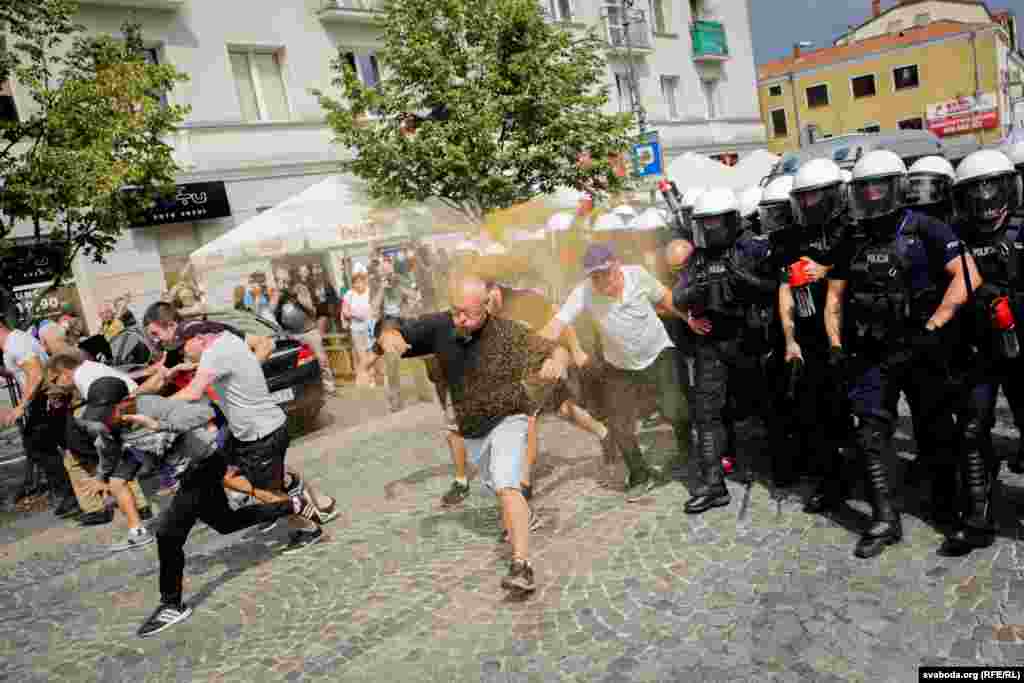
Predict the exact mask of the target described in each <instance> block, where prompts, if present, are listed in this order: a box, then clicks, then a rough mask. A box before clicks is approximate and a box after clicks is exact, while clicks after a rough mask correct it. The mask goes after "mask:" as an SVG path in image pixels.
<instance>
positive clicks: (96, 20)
mask: <svg viewBox="0 0 1024 683" xmlns="http://www.w3.org/2000/svg"><path fill="white" fill-rule="evenodd" d="M541 2H542V6H543V7H544V9H545V10H546V11H547V12H548V13H549V16H550V17H551V19H552V20H553V21H560V22H565V23H566V24H568V25H569V26H571V27H573V28H579V29H581V30H582V29H586V28H590V27H595V28H597V29H598V31H599V32H600V33H601V35H603V36H604V37H605V39H606V41H607V44H608V62H609V64H608V69H609V72H608V84H609V87H610V89H611V102H610V104H609V107H610V108H611V109H622V110H624V111H625V110H629V109H630V106H631V104H630V91H629V84H630V79H629V78H628V77H627V74H629V73H630V69H629V62H628V61H627V59H628V57H629V56H630V55H631V56H632V59H633V67H634V68H633V73H635V75H636V82H637V93H638V95H639V101H640V103H641V104H642V105H643V107H644V109H645V110H646V112H647V118H648V121H649V123H650V125H651V127H654V128H656V129H657V130H658V131H659V132H660V135H661V141H662V145H663V149H664V150H665V156H666V158H667V159H669V160H670V159H671V158H673V157H674V156H677V155H679V154H682V153H683V152H685V151H690V150H694V151H699V152H702V153H706V154H717V155H730V156H733V157H738V156H740V155H743V154H744V153H745V152H747V151H749V150H753V149H758V148H764V146H765V144H766V143H765V129H764V125H763V123H762V122H761V119H760V117H759V115H758V111H757V102H756V97H755V93H756V74H755V69H754V60H753V56H752V55H753V51H752V47H751V36H750V14H749V11H748V7H747V0H717V2H715V3H714V5H713V6H712V5H711V3H710V2H708V1H707V0H690V1H689V2H676V1H671V2H670V1H669V0H636V1H635V2H634V3H632V4H633V5H634V7H633V10H632V11H631V13H630V14H628V15H627V14H626V12H627V8H626V7H625V5H624V4H623V2H622V0H541ZM381 8H382V3H381V1H380V0H291V1H290V2H279V3H269V2H253V1H252V0H216V1H211V0H81V10H80V16H79V17H78V21H79V22H80V23H81V24H83V25H84V26H85V27H86V28H87V30H88V31H90V32H95V33H97V34H99V33H104V34H111V35H117V34H118V33H119V31H120V26H121V24H122V23H123V22H124V21H125V20H126V19H132V20H134V21H135V22H137V23H139V24H140V25H141V27H142V32H143V36H144V39H145V40H146V41H147V43H148V45H149V46H150V57H151V59H152V60H154V61H156V62H158V63H167V64H171V65H173V66H174V67H175V68H176V69H177V70H178V71H181V72H183V73H185V74H187V75H188V77H189V81H188V82H187V83H184V84H181V85H179V86H178V87H176V88H175V89H174V91H173V92H171V93H169V95H168V98H169V100H170V101H171V102H173V103H175V104H182V105H188V106H189V107H191V113H190V114H189V116H188V119H187V120H186V121H185V122H184V123H183V125H182V126H181V127H180V128H179V129H178V130H177V131H176V133H175V134H174V135H173V139H172V141H171V142H172V144H173V146H174V149H175V158H176V161H177V162H178V164H179V167H180V168H181V172H180V174H179V177H178V183H179V188H178V189H179V191H178V196H177V197H176V199H175V201H174V202H173V203H172V204H171V205H170V206H166V207H162V209H161V210H160V211H158V212H156V213H155V215H154V216H153V217H152V220H151V221H149V222H150V223H151V224H150V225H147V226H144V227H137V228H134V229H131V230H128V231H126V233H125V234H124V236H123V238H122V240H121V242H120V243H119V244H118V247H117V249H116V250H115V251H114V252H113V253H111V254H110V255H109V256H108V257H107V262H106V263H104V264H96V263H93V262H91V261H86V260H80V262H79V263H78V264H77V265H76V267H75V273H74V275H75V285H76V287H77V294H78V298H79V299H80V305H81V310H82V313H83V314H84V316H85V318H86V321H87V323H88V325H89V327H90V329H96V327H97V324H98V317H97V316H98V311H99V309H100V307H101V306H103V305H104V304H107V303H110V302H112V301H113V300H115V299H117V298H118V297H121V296H123V295H125V294H130V295H131V308H132V310H133V311H134V312H135V314H136V316H138V315H139V314H140V313H141V312H142V310H143V309H144V308H145V306H146V305H148V303H150V302H151V301H153V300H156V298H157V297H159V296H161V294H162V293H163V292H166V291H167V290H169V289H170V288H171V287H172V286H173V285H174V284H175V282H176V281H177V279H178V276H179V273H180V272H181V271H182V269H183V268H184V267H185V266H186V264H187V262H188V256H189V254H190V253H191V252H193V251H194V250H196V249H197V248H199V247H200V246H202V245H204V244H206V243H208V242H210V241H212V240H214V239H216V238H217V237H219V236H221V235H223V234H224V233H225V232H227V231H229V230H231V229H232V228H234V227H235V226H237V225H240V224H242V223H244V222H245V221H246V220H247V219H248V218H251V217H252V216H255V215H257V214H258V213H260V212H262V211H264V210H266V209H268V208H270V207H272V206H274V205H276V204H278V203H280V202H281V201H283V200H285V199H287V198H289V197H291V196H294V195H296V194H298V193H300V192H301V191H302V190H304V189H306V188H308V187H310V186H312V185H314V184H315V183H317V182H319V181H320V180H322V179H324V178H325V177H327V176H328V175H329V174H331V173H334V172H336V171H337V169H338V162H339V161H340V160H342V159H344V158H345V157H346V155H347V152H346V150H344V149H340V148H339V147H338V146H336V145H335V144H333V143H332V137H333V135H332V132H331V130H330V129H329V128H328V126H327V125H326V122H325V118H324V112H323V111H322V109H321V108H320V106H319V104H318V102H317V101H316V99H315V98H314V96H313V95H312V94H311V90H313V89H317V88H319V89H322V90H325V91H328V92H329V91H331V90H332V87H331V79H332V77H333V74H332V72H331V70H330V61H331V60H332V59H333V58H334V57H335V56H336V55H337V54H338V53H339V51H342V52H344V53H345V54H346V56H347V58H348V59H349V61H350V63H351V64H352V65H353V66H354V67H355V68H356V71H357V73H358V75H359V77H360V78H361V79H362V80H363V81H364V82H367V83H373V82H375V81H376V80H378V79H379V78H380V77H381V76H380V66H379V63H378V60H377V54H376V53H377V50H378V49H379V47H380V31H379V29H378V28H377V27H376V26H375V22H376V20H377V19H378V18H379V16H380V10H381ZM636 10H639V11H640V13H639V14H638V13H636ZM627 16H628V17H629V18H630V19H633V21H631V22H629V27H628V35H629V41H628V43H629V47H628V49H627V40H626V30H627V29H626V23H627V21H626V17H627ZM0 97H2V98H5V99H2V100H0V104H4V105H5V107H7V108H8V109H11V110H12V111H15V112H16V111H17V110H25V111H27V108H28V107H30V102H29V101H28V99H27V97H26V96H25V94H24V93H21V92H19V90H18V86H17V84H16V83H15V84H13V86H8V85H6V84H5V85H4V87H3V89H2V90H0ZM15 115H16V114H15ZM214 196H216V197H217V198H218V200H217V201H216V202H215V201H212V200H211V197H214ZM221 200H223V201H221ZM367 249H368V247H367V246H366V245H365V244H363V245H356V246H354V247H352V248H350V249H347V250H342V251H340V252H339V253H334V254H330V255H328V256H322V255H321V256H317V257H316V258H320V259H321V261H322V263H320V265H322V267H323V268H324V269H325V271H327V272H328V273H333V274H334V275H335V278H334V279H335V280H337V276H338V275H339V266H338V260H339V259H340V258H342V257H343V256H353V255H355V256H359V255H360V254H361V253H363V252H365V251H366V250H367ZM361 250H362V251H361ZM288 265H289V264H287V263H283V262H281V260H280V259H278V261H277V262H274V261H273V259H269V258H268V259H266V260H265V262H254V263H251V264H246V266H245V267H240V268H239V270H238V273H237V274H236V277H235V278H234V279H235V280H237V285H246V284H247V281H248V279H249V276H250V275H251V274H252V273H253V272H256V271H259V272H263V273H266V274H267V277H268V279H269V280H270V281H271V282H272V280H273V278H274V273H275V272H279V270H280V269H281V268H282V267H286V266H288ZM291 265H294V264H291ZM217 287H218V289H217V291H216V292H213V291H211V292H209V293H210V294H211V298H215V299H216V302H215V303H217V304H223V303H225V299H226V297H227V296H228V290H229V289H231V288H232V278H230V277H229V278H228V279H227V280H226V282H224V283H221V284H219V285H217ZM212 289H213V287H212V286H211V290H212Z"/></svg>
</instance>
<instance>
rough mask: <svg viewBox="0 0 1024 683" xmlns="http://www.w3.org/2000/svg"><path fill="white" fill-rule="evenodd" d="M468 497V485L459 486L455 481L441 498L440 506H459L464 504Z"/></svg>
mask: <svg viewBox="0 0 1024 683" xmlns="http://www.w3.org/2000/svg"><path fill="white" fill-rule="evenodd" d="M468 497H469V483H468V482H467V483H465V484H461V483H459V482H457V481H453V482H452V485H451V488H449V489H448V492H447V493H446V494H444V495H443V496H441V504H442V505H444V506H446V507H450V506H452V505H461V504H462V503H463V502H465V500H466V498H468Z"/></svg>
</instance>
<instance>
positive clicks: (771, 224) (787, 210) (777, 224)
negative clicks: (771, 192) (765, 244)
mask: <svg viewBox="0 0 1024 683" xmlns="http://www.w3.org/2000/svg"><path fill="white" fill-rule="evenodd" d="M757 211H758V214H759V215H760V216H761V229H762V230H763V231H764V233H765V234H766V235H767V234H768V233H772V232H775V231H776V230H784V229H786V228H788V227H789V226H791V225H793V207H792V206H790V204H789V202H772V203H771V204H761V206H759V207H757Z"/></svg>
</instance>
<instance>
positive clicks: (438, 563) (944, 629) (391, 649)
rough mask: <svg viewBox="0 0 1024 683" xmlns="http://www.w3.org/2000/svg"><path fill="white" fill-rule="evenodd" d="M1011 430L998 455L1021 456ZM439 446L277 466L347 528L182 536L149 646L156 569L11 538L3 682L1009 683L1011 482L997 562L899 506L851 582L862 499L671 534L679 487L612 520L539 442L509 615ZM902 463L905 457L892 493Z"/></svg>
mask: <svg viewBox="0 0 1024 683" xmlns="http://www.w3.org/2000/svg"><path fill="white" fill-rule="evenodd" d="M331 410H332V411H335V412H337V411H339V410H341V411H347V409H345V408H338V407H332V408H331ZM1004 410H1005V409H1004ZM1005 420H1006V415H1005V412H1004V413H1002V414H1001V421H1000V427H999V430H1000V435H1001V440H1000V447H1002V448H1008V447H1009V446H1010V445H1011V442H1010V441H1009V440H1008V437H1010V436H1015V431H1013V430H1011V429H1010V428H1008V427H1006V426H1005ZM342 422H343V421H342ZM439 424H440V421H439V415H438V410H437V407H436V406H428V405H419V406H415V407H413V408H410V409H409V410H406V411H405V412H403V413H401V414H398V415H394V416H390V417H384V418H382V419H378V420H376V421H375V422H373V423H371V424H369V425H367V426H364V427H362V428H348V429H342V428H339V427H338V426H337V425H335V426H333V427H332V426H330V425H328V426H326V427H323V428H321V429H320V430H319V431H317V432H316V433H314V434H311V435H309V436H306V437H304V438H302V439H300V440H298V441H297V442H296V444H295V445H294V447H293V450H292V453H291V455H290V461H291V462H292V463H293V464H296V465H298V466H300V467H301V469H302V470H303V471H304V472H305V473H306V475H307V477H309V478H311V479H312V480H314V481H318V482H319V483H320V484H321V485H322V487H323V488H324V489H325V490H326V491H327V492H329V493H331V494H333V495H336V496H338V498H339V500H340V501H341V508H342V510H343V511H344V512H343V514H342V515H341V516H340V517H339V518H338V519H337V520H335V521H334V522H332V523H331V524H330V525H329V527H328V528H327V531H328V533H327V539H326V540H325V541H324V542H323V543H321V544H320V545H319V546H316V547H313V548H311V549H309V550H308V551H306V552H304V553H301V554H298V555H291V556H287V555H282V554H281V553H280V548H281V545H282V544H283V542H284V541H285V536H286V534H285V532H284V531H283V530H279V531H275V532H273V533H271V534H268V536H269V538H268V537H265V536H261V535H259V534H257V533H256V532H255V531H247V532H241V533H239V534H236V535H233V536H228V537H223V536H218V535H216V534H215V533H213V532H212V531H210V530H209V529H206V528H205V527H202V528H200V529H197V531H196V532H195V533H194V534H193V537H192V539H191V541H190V543H189V545H188V546H187V548H186V551H187V553H188V567H187V578H186V589H187V599H189V600H190V601H191V602H192V603H193V604H194V605H195V607H196V610H195V614H194V615H193V616H192V618H191V619H190V620H189V621H188V622H186V623H184V624H181V625H179V626H176V627H175V628H173V629H171V630H169V631H167V632H166V633H164V634H161V635H160V636H158V637H156V638H153V639H149V640H140V639H138V638H136V637H135V635H134V631H135V629H136V627H137V626H138V625H139V623H140V622H141V621H142V620H143V619H144V618H145V617H146V616H148V614H149V612H150V611H151V610H152V609H153V608H154V607H155V605H156V600H157V597H158V595H157V586H156V571H157V562H156V550H155V548H154V547H153V546H150V547H148V548H146V549H143V550H140V551H134V552H130V553H120V554H112V553H110V552H108V551H107V550H106V549H105V548H104V544H106V543H109V542H110V541H111V540H112V539H114V538H116V537H117V535H118V534H119V533H121V532H122V531H123V529H121V528H120V527H117V526H116V525H115V526H114V527H106V528H99V529H95V528H94V529H80V528H77V527H75V526H74V525H71V524H59V523H55V522H53V521H52V516H51V515H50V514H49V513H39V514H36V515H33V516H21V517H11V516H10V515H8V517H7V518H6V519H7V521H6V523H5V524H4V525H3V526H0V616H2V621H0V680H10V681H19V682H26V683H27V682H29V681H63V680H68V681H122V680H124V681H127V680H131V681H161V682H162V681H174V680H179V681H245V682H246V683H252V682H254V681H372V682H380V681H389V680H392V681H478V680H479V681H488V682H489V681H508V682H512V681H545V682H546V681H580V682H583V681H606V682H609V683H610V682H612V681H754V680H756V681H816V682H817V681H910V680H916V667H918V666H919V665H921V664H1022V663H1024V642H1019V641H1018V638H1020V639H1021V641H1024V553H1022V552H1021V550H1020V546H1019V544H1018V543H1016V540H1017V538H1018V533H1019V529H1018V522H1017V519H1016V515H1015V513H1014V508H1015V505H1016V504H1017V503H1018V502H1020V500H1021V497H1022V491H1021V487H1024V481H1022V480H1021V478H1019V477H1012V476H1007V475H1005V474H1004V477H1003V478H1004V484H1005V486H1004V495H1003V498H1002V501H1001V503H1000V510H1001V515H1000V518H1001V519H1000V522H1001V533H1000V537H999V540H998V542H997V544H996V545H995V546H993V547H992V548H989V549H987V550H984V551H981V552H977V553H975V554H974V555H972V556H970V557H968V558H963V559H945V558H941V557H938V556H937V555H936V553H935V549H936V547H937V546H938V543H939V540H940V535H939V533H938V532H936V531H935V530H933V529H932V528H931V527H930V526H928V525H927V524H926V523H924V522H922V521H921V520H920V519H919V516H918V513H917V512H916V511H917V510H918V509H919V508H920V503H919V500H918V497H917V495H916V491H915V489H912V488H904V490H905V491H911V493H909V494H907V495H906V496H905V497H904V499H903V502H902V505H903V508H904V509H905V510H907V511H908V514H907V515H906V516H905V517H904V524H905V535H906V540H905V542H904V543H902V544H900V545H898V546H896V547H894V548H892V549H891V550H889V551H887V552H886V553H885V554H884V555H883V556H882V557H881V558H878V559H875V560H858V559H856V558H854V557H853V556H852V553H851V550H852V547H853V544H854V542H855V539H856V533H855V531H854V530H855V529H856V528H857V526H856V525H857V524H858V523H859V522H860V521H861V520H862V519H863V517H862V515H863V513H864V512H865V510H866V508H865V507H864V506H863V504H861V503H858V502H857V501H856V499H855V498H856V496H855V497H854V498H852V499H851V501H850V506H851V507H850V509H849V510H848V511H846V512H845V513H843V514H841V515H840V516H839V517H838V518H837V519H836V520H832V519H823V518H820V517H814V516H809V515H806V514H804V513H802V512H801V511H800V502H799V500H798V498H799V494H800V493H801V492H800V491H790V492H789V493H790V494H791V497H790V499H788V500H785V501H783V502H782V503H781V505H779V506H777V505H776V503H775V502H774V501H773V500H772V498H771V495H770V490H769V489H768V488H767V487H766V486H765V485H763V484H762V483H758V484H756V485H755V486H754V488H753V491H752V502H751V506H750V512H749V516H748V517H747V518H746V519H745V520H743V521H742V522H738V521H737V511H738V509H739V503H740V499H741V497H742V489H741V488H740V487H739V486H738V485H737V484H735V483H732V484H730V486H731V488H732V491H733V494H734V497H733V503H732V505H731V506H729V507H728V508H722V509H719V510H716V511H713V512H711V513H708V514H705V515H702V516H699V517H690V516H687V515H685V514H684V513H683V510H682V504H683V502H684V501H685V499H686V497H687V494H686V490H685V488H684V486H682V485H681V484H679V483H673V484H670V485H668V486H666V487H664V488H662V489H659V490H657V491H656V492H654V493H653V494H652V495H651V496H650V498H649V499H646V500H642V501H640V502H638V503H635V504H629V505H627V504H625V503H624V502H623V499H622V494H621V492H618V491H616V490H613V489H612V488H610V487H605V486H602V485H601V483H600V481H601V480H602V479H604V478H606V477H605V476H604V475H605V474H606V473H605V472H604V470H603V469H602V467H601V466H599V465H598V464H597V463H598V461H599V459H600V458H599V454H598V453H599V449H598V446H597V444H596V442H595V441H594V440H593V439H592V438H591V437H589V436H586V435H583V434H581V433H580V432H578V431H575V430H573V429H572V428H570V427H568V426H566V425H564V424H563V423H561V422H559V421H556V420H549V421H546V422H545V423H544V424H543V426H542V430H541V449H542V455H541V461H540V463H541V464H540V468H539V469H540V471H539V472H538V476H537V477H536V478H535V484H536V490H537V495H536V499H535V500H536V501H537V506H538V507H539V509H540V512H541V513H542V514H543V516H544V517H545V518H546V519H547V524H546V526H545V527H544V528H543V529H541V530H540V531H539V532H537V533H536V534H535V535H534V536H533V538H532V539H531V541H532V550H531V555H532V558H533V560H534V563H535V565H536V568H537V581H538V585H539V587H538V590H537V592H536V594H535V595H534V596H533V597H531V598H529V599H527V600H525V601H521V600H510V599H508V598H507V597H506V594H505V593H504V592H502V591H501V590H500V589H499V581H500V577H501V576H502V575H503V574H504V573H505V571H506V570H507V560H508V556H507V550H506V549H505V548H504V547H502V546H500V545H499V544H498V543H497V536H498V521H497V515H496V513H495V511H494V506H493V500H492V499H488V498H485V497H483V496H480V495H477V491H476V489H474V496H473V497H471V499H470V501H469V502H468V503H467V504H466V505H465V507H463V508H461V509H456V510H451V511H447V510H442V509H441V508H440V506H439V501H438V499H439V496H440V495H441V493H443V491H444V490H445V488H446V487H447V485H448V483H449V476H450V469H449V466H448V456H447V452H446V450H445V449H444V448H443V442H442V440H441V435H440V430H439ZM748 431H750V432H753V431H754V430H753V429H748ZM643 440H644V443H645V445H646V446H647V447H648V449H649V450H648V452H649V454H650V455H651V456H652V457H653V458H654V459H657V460H663V459H664V458H665V457H666V456H668V455H670V454H671V448H672V447H671V442H672V439H671V435H670V432H668V431H666V430H665V429H659V430H655V431H652V432H647V433H646V434H645V435H644V439H643ZM745 446H746V448H745V452H751V451H752V450H753V448H752V443H751V442H745ZM909 446H910V444H909V442H908V441H907V440H906V434H905V433H903V434H902V439H901V441H900V448H901V450H902V451H904V452H901V453H900V457H899V460H898V461H897V462H896V463H895V464H894V465H895V466H894V469H893V479H894V481H897V482H899V481H901V480H902V478H903V476H904V471H905V467H903V465H904V463H905V462H906V460H907V458H909V455H908V453H906V452H905V451H906V450H908V449H909ZM618 474H621V472H619V473H618ZM922 488H925V487H924V486H923V487H922ZM804 493H805V492H804ZM858 495H860V494H858ZM1015 626H1016V627H1017V628H1014V627H1015Z"/></svg>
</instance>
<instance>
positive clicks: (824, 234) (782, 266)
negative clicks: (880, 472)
mask: <svg viewBox="0 0 1024 683" xmlns="http://www.w3.org/2000/svg"><path fill="white" fill-rule="evenodd" d="M844 226H845V223H844V222H843V221H841V220H837V221H835V222H834V223H832V224H830V225H828V226H826V227H825V228H804V227H802V226H794V227H792V228H788V229H786V230H782V231H779V232H777V233H776V238H775V239H776V243H777V247H776V251H777V254H778V256H777V257H776V262H777V263H778V266H779V268H778V277H779V282H780V285H781V284H785V283H788V282H789V270H790V266H792V265H793V264H794V263H797V262H798V261H799V260H800V258H801V257H807V258H810V259H812V260H813V261H815V262H816V263H819V264H821V265H823V266H831V265H833V264H834V254H833V250H834V249H835V247H836V243H837V241H838V239H839V236H840V235H841V234H842V233H843V232H844V229H845V228H844ZM805 286H806V287H807V288H808V292H809V293H810V295H811V298H812V300H813V302H814V314H813V315H811V316H809V317H807V318H803V317H800V315H799V312H798V311H797V310H796V307H795V306H794V310H793V313H792V315H793V324H794V330H793V333H794V337H795V339H796V342H797V344H799V345H800V350H801V353H802V355H803V365H802V366H801V367H798V366H797V365H796V364H790V365H789V366H786V365H785V364H783V366H782V367H781V376H780V382H781V386H780V387H779V389H780V393H781V394H782V395H781V396H780V399H781V401H782V404H783V405H784V407H785V409H784V410H783V411H780V412H781V413H782V414H783V415H785V416H786V420H785V422H786V424H780V426H779V428H780V429H787V430H788V431H789V432H790V433H792V434H793V436H794V438H795V442H796V443H795V444H794V446H795V448H793V449H792V450H789V451H788V452H786V449H783V448H779V449H776V451H775V452H776V454H777V458H778V462H777V463H776V473H777V475H778V476H779V477H780V479H781V481H779V482H777V483H779V484H781V485H788V484H792V483H794V482H795V480H796V479H797V478H798V477H799V476H800V475H801V474H803V473H805V472H810V473H811V474H812V475H814V476H816V477H818V478H819V479H820V482H821V484H820V485H819V488H818V490H817V491H816V492H815V493H814V494H813V495H812V496H811V498H810V499H809V500H808V502H807V509H808V511H809V512H815V513H817V512H823V511H824V510H825V509H827V508H828V507H832V506H834V505H835V504H838V502H839V500H840V498H841V494H842V492H843V477H842V472H841V470H842V466H841V460H840V455H839V448H840V447H841V446H842V445H843V442H844V441H845V439H846V438H847V437H848V436H849V434H848V432H849V429H848V427H849V421H848V419H847V416H848V415H849V412H848V406H847V403H846V397H845V396H843V395H842V379H843V378H841V377H839V376H837V371H836V369H835V368H833V367H832V366H831V363H830V356H829V340H828V335H827V334H826V332H825V318H824V313H825V297H826V294H827V292H828V282H827V281H826V280H824V279H822V280H819V281H817V282H813V283H810V284H808V285H805ZM795 295H796V292H795V291H794V296H795ZM782 343H783V348H784V345H785V340H783V342H782ZM784 353H785V352H784V351H783V355H784ZM794 373H796V375H795V376H794Z"/></svg>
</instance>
